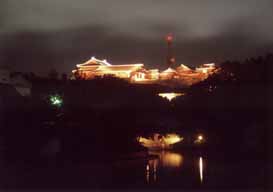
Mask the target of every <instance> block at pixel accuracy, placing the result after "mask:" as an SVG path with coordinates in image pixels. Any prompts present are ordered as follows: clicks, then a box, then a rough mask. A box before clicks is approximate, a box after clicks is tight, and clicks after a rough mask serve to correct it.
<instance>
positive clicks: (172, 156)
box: [149, 151, 183, 167]
mask: <svg viewBox="0 0 273 192" xmlns="http://www.w3.org/2000/svg"><path fill="white" fill-rule="evenodd" d="M149 154H150V155H157V156H158V158H157V159H152V160H149V164H150V165H151V164H152V165H153V167H158V165H159V164H160V165H161V166H163V167H181V166H182V163H183V156H182V155H181V154H179V153H174V152H170V151H158V152H149Z"/></svg>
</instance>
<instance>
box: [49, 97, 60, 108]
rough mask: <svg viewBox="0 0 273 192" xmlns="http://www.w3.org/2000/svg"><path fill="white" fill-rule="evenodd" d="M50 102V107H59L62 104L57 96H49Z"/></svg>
mask: <svg viewBox="0 0 273 192" xmlns="http://www.w3.org/2000/svg"><path fill="white" fill-rule="evenodd" d="M50 102H51V105H54V106H57V107H61V106H62V104H63V100H62V98H61V97H60V96H59V95H51V96H50Z"/></svg>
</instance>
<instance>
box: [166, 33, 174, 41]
mask: <svg viewBox="0 0 273 192" xmlns="http://www.w3.org/2000/svg"><path fill="white" fill-rule="evenodd" d="M166 41H167V42H171V41H173V35H172V34H171V33H170V34H168V35H167V36H166Z"/></svg>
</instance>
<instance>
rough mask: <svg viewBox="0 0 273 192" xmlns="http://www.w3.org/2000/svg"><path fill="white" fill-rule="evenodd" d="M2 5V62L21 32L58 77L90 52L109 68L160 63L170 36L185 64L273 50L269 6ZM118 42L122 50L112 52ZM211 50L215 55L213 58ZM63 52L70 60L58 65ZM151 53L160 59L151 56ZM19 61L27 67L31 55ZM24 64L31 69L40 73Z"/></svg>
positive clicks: (43, 1) (252, 2)
mask: <svg viewBox="0 0 273 192" xmlns="http://www.w3.org/2000/svg"><path fill="white" fill-rule="evenodd" d="M1 5H2V6H1V8H0V11H1V14H2V15H1V18H2V19H1V31H0V42H2V45H0V51H3V54H2V55H1V52H0V62H1V60H2V63H3V62H6V60H7V59H8V58H7V57H6V56H5V55H6V53H8V55H9V56H10V55H12V54H13V51H15V52H16V46H15V44H16V41H19V42H22V41H23V40H22V37H21V36H20V38H19V37H18V34H22V33H24V35H23V36H24V42H23V43H21V44H23V45H25V44H33V39H35V45H36V46H38V45H40V44H42V45H43V48H45V49H46V50H43V51H45V55H47V54H49V55H50V56H51V63H53V64H52V65H53V66H54V67H56V68H58V69H60V70H63V71H68V70H69V68H71V66H72V65H73V64H72V63H69V64H66V65H65V63H67V62H69V61H70V62H83V60H84V59H86V60H87V59H88V58H87V57H89V56H92V55H91V54H96V55H99V56H101V57H105V58H107V59H110V61H111V59H112V60H113V61H114V63H117V62H123V63H124V62H138V61H142V62H144V63H145V64H148V65H151V66H156V65H161V64H162V63H164V61H163V60H164V55H162V54H163V53H164V51H165V50H164V44H163V43H162V42H160V41H161V40H162V38H163V36H164V35H165V34H166V33H168V32H173V33H174V35H175V40H176V53H179V54H178V55H177V58H178V59H180V60H181V62H183V63H185V62H188V63H187V64H190V65H195V64H197V63H198V62H205V61H208V62H209V61H212V60H213V61H214V60H216V61H217V60H219V61H220V60H223V59H225V58H230V57H238V55H242V57H246V56H249V55H250V54H256V53H258V52H263V51H264V49H268V47H270V48H271V47H272V44H273V33H272V31H273V25H272V19H271V18H273V1H272V0H191V1H189V0H170V1H167V0H157V1H152V0H137V1H136V0H135V1H130V0H77V1H75V0H20V1H19V0H8V1H5V3H1ZM26 33H32V34H31V35H30V34H29V35H26ZM33 33H35V35H33ZM7 36H8V38H7ZM40 36H41V37H40ZM136 39H137V40H136ZM40 41H43V42H40ZM120 41H122V43H121V45H119V46H120V52H118V51H117V50H113V49H116V46H117V43H120ZM3 42H4V43H3ZM68 42H71V43H73V46H71V45H70V44H71V43H70V44H69V43H68ZM21 44H20V43H19V45H21ZM23 45H21V46H23ZM105 46H107V47H105ZM158 46H162V48H161V49H162V50H161V49H159V47H158ZM38 47H39V46H38ZM141 47H142V48H143V47H144V48H143V49H144V50H143V51H141V50H139V49H140V48H141ZM145 49H146V50H145ZM203 49H206V50H207V51H205V53H204V51H203ZM208 49H217V50H215V52H214V54H213V52H212V51H208ZM234 49H239V53H238V55H236V54H235V53H234V54H233V53H231V51H232V50H234ZM15 52H14V53H15ZM72 52H73V54H74V55H73V56H71V53H72ZM147 52H149V53H148V54H147ZM200 52H202V53H200ZM236 52H238V50H236ZM122 53H124V54H126V56H124V54H122ZM182 53H183V55H182ZM39 54H40V53H39ZM67 54H69V56H67V57H68V58H69V59H68V58H67V60H66V59H61V57H66V55H67ZM77 55H78V56H77ZM155 55H162V57H160V58H159V57H158V58H152V56H154V57H155ZM23 56H24V59H25V60H26V62H27V59H28V58H29V57H30V56H31V54H29V53H25V54H23ZM122 56H123V58H122ZM40 57H43V54H41V55H40ZM102 59H103V58H102ZM182 59H183V60H182ZM48 62H49V60H48ZM29 63H30V64H29V67H30V68H40V67H38V66H36V67H33V66H34V65H32V64H31V63H32V62H31V61H29ZM57 63H59V64H57ZM74 64H75V63H74ZM13 65H17V67H18V64H16V63H14V64H13ZM25 65H27V64H25ZM19 68H20V67H19ZM35 70H36V69H35ZM40 71H42V69H41V70H40Z"/></svg>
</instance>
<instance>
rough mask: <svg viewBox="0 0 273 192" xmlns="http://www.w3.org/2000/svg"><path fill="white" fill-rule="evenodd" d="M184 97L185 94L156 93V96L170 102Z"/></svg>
mask: <svg viewBox="0 0 273 192" xmlns="http://www.w3.org/2000/svg"><path fill="white" fill-rule="evenodd" d="M182 95H185V93H158V96H160V97H162V98H166V99H168V101H172V100H173V99H174V98H176V97H179V96H182Z"/></svg>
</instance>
